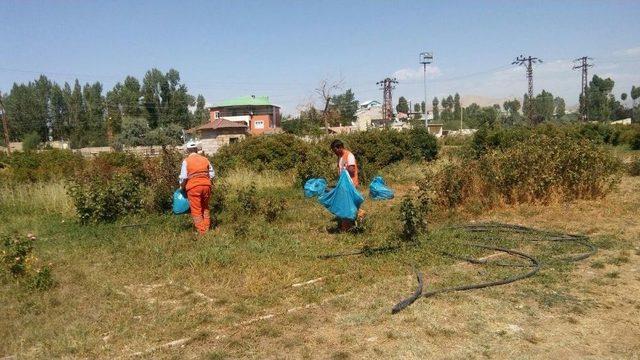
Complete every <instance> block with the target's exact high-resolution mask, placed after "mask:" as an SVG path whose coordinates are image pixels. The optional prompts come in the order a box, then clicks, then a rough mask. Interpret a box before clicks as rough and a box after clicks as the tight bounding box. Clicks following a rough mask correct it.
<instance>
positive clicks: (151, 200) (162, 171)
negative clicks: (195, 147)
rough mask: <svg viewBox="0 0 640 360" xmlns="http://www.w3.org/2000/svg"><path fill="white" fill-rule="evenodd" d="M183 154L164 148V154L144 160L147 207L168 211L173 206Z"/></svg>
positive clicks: (143, 178)
mask: <svg viewBox="0 0 640 360" xmlns="http://www.w3.org/2000/svg"><path fill="white" fill-rule="evenodd" d="M181 165H182V155H181V154H180V153H178V152H177V151H170V150H167V149H164V150H163V151H162V155H161V156H159V157H158V158H155V159H148V160H147V161H145V162H144V166H143V169H144V173H143V174H141V175H142V176H140V178H141V179H142V181H143V185H144V190H143V191H144V199H145V201H144V203H145V208H146V209H147V210H150V211H154V212H167V211H169V210H171V208H172V206H173V192H174V191H175V190H176V189H177V187H178V185H177V182H176V177H177V174H179V173H180V168H181Z"/></svg>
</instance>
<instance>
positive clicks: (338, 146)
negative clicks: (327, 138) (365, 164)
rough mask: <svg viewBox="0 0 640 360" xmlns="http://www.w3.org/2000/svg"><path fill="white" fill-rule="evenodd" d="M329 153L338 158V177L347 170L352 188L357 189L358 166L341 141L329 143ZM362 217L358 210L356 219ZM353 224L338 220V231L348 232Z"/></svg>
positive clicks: (350, 221)
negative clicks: (331, 152)
mask: <svg viewBox="0 0 640 360" xmlns="http://www.w3.org/2000/svg"><path fill="white" fill-rule="evenodd" d="M331 151H333V153H334V154H336V156H337V157H338V176H340V173H342V170H347V172H348V173H349V178H350V179H351V182H352V183H353V186H355V187H356V188H358V186H360V181H359V180H358V164H357V163H356V157H355V156H353V154H352V153H351V151H349V150H347V149H345V148H344V144H343V143H342V141H340V140H338V139H336V140H333V142H332V143H331ZM363 217H364V211H363V210H358V219H362V218H363ZM353 225H354V222H353V221H352V220H349V219H340V230H341V231H349V230H351V228H352V227H353Z"/></svg>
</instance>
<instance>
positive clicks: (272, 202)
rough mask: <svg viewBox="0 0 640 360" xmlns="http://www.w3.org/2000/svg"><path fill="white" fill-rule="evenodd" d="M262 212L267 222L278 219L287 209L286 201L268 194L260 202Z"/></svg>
mask: <svg viewBox="0 0 640 360" xmlns="http://www.w3.org/2000/svg"><path fill="white" fill-rule="evenodd" d="M261 209H262V214H263V215H264V219H265V220H266V221H267V222H272V221H275V220H276V219H278V218H279V217H280V216H281V215H282V213H283V212H284V211H286V210H287V202H286V201H285V199H284V198H278V197H275V196H269V197H267V198H266V199H264V201H263V202H262V205H261Z"/></svg>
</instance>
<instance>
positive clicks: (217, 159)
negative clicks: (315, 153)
mask: <svg viewBox="0 0 640 360" xmlns="http://www.w3.org/2000/svg"><path fill="white" fill-rule="evenodd" d="M308 148H309V146H308V144H307V143H305V142H304V141H303V140H302V139H300V138H297V137H296V136H294V135H291V134H276V135H266V136H255V137H249V138H247V139H245V140H243V141H241V142H238V143H234V144H229V145H227V146H223V147H222V148H221V149H220V150H219V151H218V152H217V153H216V154H215V155H213V156H212V158H211V161H212V163H213V164H215V166H216V170H217V171H218V172H219V173H221V174H224V173H226V172H227V171H228V170H231V169H233V168H234V167H237V166H244V167H247V168H249V169H251V170H254V171H263V170H277V171H286V170H290V169H294V168H295V167H296V165H298V164H299V163H301V162H302V159H303V157H304V155H305V154H306V153H307V151H308Z"/></svg>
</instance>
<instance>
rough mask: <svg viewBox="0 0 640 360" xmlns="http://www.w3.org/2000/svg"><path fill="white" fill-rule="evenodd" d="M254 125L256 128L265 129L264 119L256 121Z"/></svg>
mask: <svg viewBox="0 0 640 360" xmlns="http://www.w3.org/2000/svg"><path fill="white" fill-rule="evenodd" d="M254 125H255V128H256V129H264V121H256V122H255V123H254Z"/></svg>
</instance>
